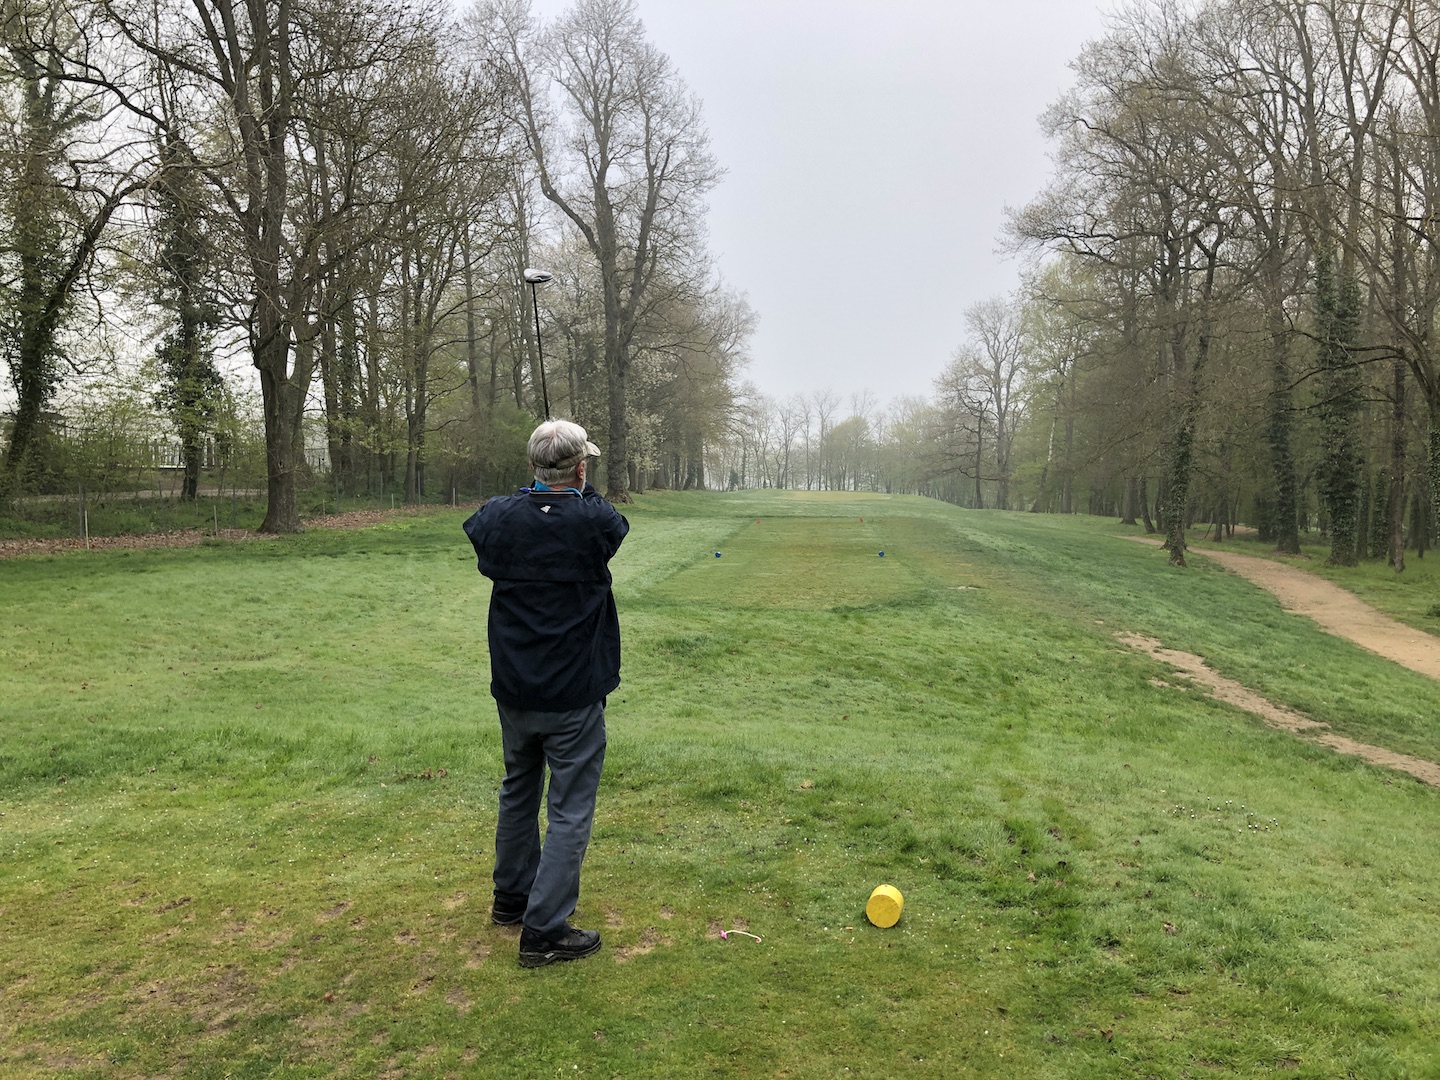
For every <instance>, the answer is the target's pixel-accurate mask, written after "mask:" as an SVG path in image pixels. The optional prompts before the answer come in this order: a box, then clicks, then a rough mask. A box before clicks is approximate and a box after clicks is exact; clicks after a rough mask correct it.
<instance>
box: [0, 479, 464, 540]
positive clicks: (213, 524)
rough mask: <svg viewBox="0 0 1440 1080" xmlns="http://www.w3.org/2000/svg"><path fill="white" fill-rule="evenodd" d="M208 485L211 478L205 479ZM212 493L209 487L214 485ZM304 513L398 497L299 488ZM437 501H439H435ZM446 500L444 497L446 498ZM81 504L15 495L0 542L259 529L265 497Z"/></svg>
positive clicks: (109, 498)
mask: <svg viewBox="0 0 1440 1080" xmlns="http://www.w3.org/2000/svg"><path fill="white" fill-rule="evenodd" d="M206 482H207V483H210V482H211V481H210V480H209V479H208V478H207V481H206ZM212 491H213V488H212ZM296 501H297V504H298V509H299V512H300V514H301V516H302V517H313V516H316V515H321V514H334V513H341V512H344V511H347V510H370V509H386V508H389V509H394V508H395V507H396V506H397V505H398V504H399V503H400V502H401V497H400V495H397V494H396V493H394V492H390V493H387V494H386V495H385V496H384V497H378V496H373V495H340V496H337V495H336V493H335V492H334V491H332V490H329V489H327V488H325V487H323V486H315V487H310V488H306V489H302V490H301V491H300V492H299V493H298V494H297V496H296ZM435 501H437V502H438V501H439V500H435ZM447 501H448V498H447ZM83 505H84V510H85V515H86V517H85V518H82V517H81V513H80V508H81V502H80V500H79V498H78V497H77V495H76V493H75V492H73V491H72V492H69V493H68V494H65V495H37V496H29V497H23V498H18V499H16V500H14V501H13V502H12V503H11V504H10V505H9V506H8V507H7V508H6V512H5V513H4V514H0V540H39V539H65V538H69V537H83V536H84V535H85V532H84V530H85V528H86V527H88V528H89V530H90V535H91V536H94V537H98V536H135V535H140V534H144V533H165V532H177V531H181V530H185V529H199V530H202V531H204V532H211V531H213V530H215V529H216V528H217V527H218V528H219V529H250V530H254V529H258V528H259V527H260V523H261V522H262V521H263V520H264V518H265V496H264V492H263V485H262V487H261V488H260V489H255V488H251V489H245V490H242V491H239V492H238V493H237V492H226V491H221V492H220V494H219V495H215V494H202V495H201V496H200V497H199V498H198V499H195V500H193V501H188V502H187V501H186V500H183V499H178V498H174V497H171V496H165V497H160V496H157V495H156V494H155V491H154V489H153V488H151V489H150V490H149V491H143V490H142V491H134V492H118V493H115V492H111V493H105V494H99V495H97V494H95V493H93V492H91V493H87V494H86V496H85V500H84V504H83Z"/></svg>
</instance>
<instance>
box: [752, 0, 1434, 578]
mask: <svg viewBox="0 0 1440 1080" xmlns="http://www.w3.org/2000/svg"><path fill="white" fill-rule="evenodd" d="M1073 69H1074V71H1075V75H1076V81H1075V86H1074V88H1073V90H1071V91H1070V92H1069V93H1067V94H1066V95H1065V96H1064V97H1063V98H1061V99H1060V100H1059V101H1057V102H1056V103H1055V104H1054V105H1053V107H1052V108H1051V109H1050V110H1049V111H1048V112H1047V114H1046V116H1045V117H1044V120H1043V123H1044V126H1045V129H1046V131H1047V133H1048V135H1049V138H1050V140H1051V143H1052V147H1053V157H1054V161H1055V167H1054V174H1053V178H1052V181H1051V183H1050V184H1049V185H1048V186H1047V188H1046V189H1045V190H1044V191H1043V192H1041V193H1040V194H1039V195H1038V196H1037V197H1035V198H1034V199H1033V200H1032V201H1031V202H1030V203H1029V204H1028V205H1025V206H1023V207H1022V208H1020V209H1018V210H1016V211H1014V212H1013V213H1012V214H1011V215H1010V220H1009V224H1008V228H1007V241H1008V243H1009V244H1010V245H1011V246H1012V248H1013V250H1015V251H1016V252H1017V253H1019V254H1020V255H1022V256H1024V257H1025V258H1026V266H1027V272H1026V275H1025V282H1024V285H1023V287H1022V288H1021V289H1020V291H1019V292H1018V293H1017V294H1016V295H1014V296H1010V297H997V298H994V299H991V300H986V301H983V302H981V303H978V304H974V305H972V306H971V307H969V308H968V309H966V311H965V312H964V313H963V317H962V321H963V325H964V328H965V337H964V342H963V344H962V345H961V346H960V347H959V348H958V349H957V350H956V352H955V354H954V355H953V357H952V358H951V362H950V364H949V365H948V366H947V367H946V369H945V370H944V372H943V373H942V374H941V376H940V377H939V378H938V379H937V380H936V383H935V390H934V393H933V395H932V396H931V397H930V398H929V399H927V400H924V401H919V402H900V403H897V404H896V405H895V406H894V407H892V409H890V410H879V411H876V410H873V409H872V410H869V411H867V410H864V409H851V410H850V413H849V415H848V416H844V417H842V416H840V415H837V414H836V411H835V408H834V405H835V404H836V403H831V404H830V406H829V407H828V408H827V407H826V402H825V400H824V395H823V394H822V395H819V396H815V395H812V396H810V397H807V398H805V399H803V400H798V399H797V400H791V401H789V402H774V401H763V400H762V401H760V402H759V404H758V405H757V406H756V407H754V408H752V409H751V411H750V413H749V418H748V420H747V421H746V422H745V423H744V424H743V425H742V427H743V431H742V432H741V433H739V435H738V436H737V440H736V441H737V443H738V446H739V452H738V454H736V453H734V452H732V454H731V457H732V458H733V459H734V460H735V461H737V462H739V466H738V468H737V467H736V466H735V465H731V466H729V468H731V469H734V470H735V477H736V479H737V480H744V481H746V482H753V483H761V484H768V483H775V484H779V485H782V486H785V485H789V486H806V487H808V486H834V485H835V484H836V482H837V480H838V482H839V484H840V485H841V486H843V485H845V484H851V483H856V482H859V483H861V484H866V485H869V486H872V487H875V488H877V489H879V490H897V491H903V490H914V491H921V492H924V493H933V494H940V495H941V496H942V497H948V498H952V499H955V500H956V501H960V502H963V503H965V504H967V505H971V506H977V507H982V506H999V507H1002V508H1010V509H1026V510H1037V511H1041V510H1053V511H1060V512H1066V513H1068V512H1073V511H1089V512H1094V513H1107V514H1115V515H1117V516H1119V517H1121V518H1122V519H1124V520H1126V521H1130V522H1133V523H1137V524H1138V523H1140V522H1141V521H1143V522H1144V523H1145V524H1146V525H1147V526H1149V527H1150V528H1151V529H1153V530H1155V531H1158V532H1160V533H1163V534H1164V536H1165V540H1166V545H1167V547H1168V549H1169V553H1170V559H1171V561H1172V562H1174V563H1177V564H1183V563H1184V558H1185V529H1186V527H1187V526H1188V525H1190V524H1192V523H1194V522H1195V521H1197V520H1201V521H1206V522H1209V523H1213V524H1214V526H1215V530H1216V534H1217V535H1221V536H1223V535H1226V534H1228V533H1229V532H1231V531H1233V528H1234V526H1235V524H1236V523H1237V521H1239V520H1242V519H1243V520H1246V521H1248V522H1250V523H1253V524H1254V525H1256V526H1257V527H1258V528H1259V530H1260V532H1261V535H1262V536H1263V537H1264V538H1266V539H1268V540H1271V541H1273V542H1274V544H1275V545H1276V547H1277V548H1278V549H1279V550H1280V551H1283V552H1292V553H1293V552H1298V551H1299V545H1300V537H1301V534H1302V533H1303V532H1305V531H1307V530H1308V529H1310V528H1311V527H1313V526H1318V527H1320V528H1321V529H1323V530H1324V533H1325V535H1326V536H1327V538H1328V541H1329V544H1330V561H1331V562H1332V563H1335V564H1340V565H1353V564H1354V563H1355V562H1356V561H1357V560H1358V559H1360V558H1364V557H1367V556H1370V557H1385V558H1388V559H1389V560H1390V562H1391V563H1392V564H1393V565H1394V566H1395V568H1396V569H1397V570H1403V568H1404V560H1405V551H1406V548H1407V545H1408V546H1410V547H1411V548H1415V549H1418V550H1419V551H1421V552H1423V551H1424V550H1425V549H1426V548H1427V547H1428V546H1430V544H1431V543H1432V542H1433V536H1434V513H1435V509H1434V508H1435V506H1436V504H1437V502H1440V498H1437V496H1440V361H1437V356H1436V345H1435V331H1436V325H1435V319H1436V307H1437V302H1440V230H1437V219H1440V76H1437V71H1440V5H1437V4H1436V3H1434V2H1431V0H1214V2H1210V3H1205V4H1198V5H1197V4H1191V3H1180V2H1174V0H1148V2H1146V3H1143V4H1137V5H1131V6H1129V7H1127V8H1125V9H1124V10H1123V11H1122V13H1121V14H1119V15H1117V16H1116V17H1115V18H1114V20H1113V23H1112V27H1111V29H1110V31H1109V33H1108V34H1107V35H1106V36H1104V37H1103V38H1101V39H1099V40H1096V41H1094V42H1091V43H1089V44H1088V45H1087V46H1086V47H1085V48H1084V49H1083V51H1082V52H1081V53H1080V54H1079V55H1078V57H1077V58H1076V59H1075V61H1074V64H1073ZM917 430H918V431H920V432H921V434H919V435H916V434H914V432H916V431H917ZM842 432H843V433H844V434H843V435H842ZM797 433H799V434H797ZM827 440H828V442H827ZM862 444H866V445H868V449H865V450H860V449H858V448H859V447H860V446H861V445H862ZM797 448H799V449H800V450H801V451H802V456H803V460H804V461H805V465H804V466H803V469H802V471H801V472H796V470H795V467H794V464H793V463H794V460H795V452H796V449H797ZM817 455H818V458H817ZM816 460H820V461H821V464H820V465H819V467H818V470H817V468H816V466H815V465H814V462H815V461H816ZM861 460H863V461H865V462H868V464H866V465H860V466H858V467H857V466H853V465H849V464H843V465H842V464H841V462H848V461H861ZM867 470H868V471H867Z"/></svg>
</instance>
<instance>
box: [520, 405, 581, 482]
mask: <svg viewBox="0 0 1440 1080" xmlns="http://www.w3.org/2000/svg"><path fill="white" fill-rule="evenodd" d="M588 445H589V439H588V438H587V437H586V434H585V429H584V428H582V427H581V426H580V425H579V424H574V423H571V422H570V421H569V420H546V421H545V423H543V424H541V425H540V426H539V427H537V428H536V429H535V431H534V432H533V433H532V434H531V436H530V442H529V444H528V445H527V446H526V448H525V452H526V455H527V456H528V457H529V459H530V465H531V466H532V467H533V468H534V470H535V479H536V480H538V481H540V483H542V484H546V485H550V486H553V485H555V484H567V483H568V484H570V485H572V486H578V481H579V479H580V477H579V472H580V463H581V462H582V461H584V460H585V452H586V449H587V447H588Z"/></svg>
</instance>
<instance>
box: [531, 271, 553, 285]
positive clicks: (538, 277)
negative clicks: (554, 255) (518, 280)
mask: <svg viewBox="0 0 1440 1080" xmlns="http://www.w3.org/2000/svg"><path fill="white" fill-rule="evenodd" d="M524 276H525V284H526V285H544V284H545V282H547V281H549V280H550V279H551V278H553V277H554V276H555V275H554V274H552V273H551V272H550V271H549V270H536V269H535V268H534V267H533V266H527V267H526V268H525V275H524Z"/></svg>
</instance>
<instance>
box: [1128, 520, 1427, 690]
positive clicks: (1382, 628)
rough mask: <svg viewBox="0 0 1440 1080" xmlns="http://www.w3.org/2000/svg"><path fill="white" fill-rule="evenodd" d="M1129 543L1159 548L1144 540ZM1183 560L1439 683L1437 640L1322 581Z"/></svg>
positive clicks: (1272, 568) (1271, 564) (1262, 562)
mask: <svg viewBox="0 0 1440 1080" xmlns="http://www.w3.org/2000/svg"><path fill="white" fill-rule="evenodd" d="M1129 539H1133V540H1138V541H1140V542H1141V543H1145V544H1152V545H1155V546H1157V547H1158V546H1159V544H1160V541H1158V540H1152V539H1151V538H1150V537H1148V536H1135V537H1129ZM1187 554H1195V555H1201V556H1204V557H1205V558H1207V559H1214V560H1215V561H1216V562H1218V563H1219V564H1220V565H1221V566H1223V567H1225V569H1227V570H1233V571H1234V572H1235V573H1237V574H1239V575H1240V576H1241V577H1244V578H1248V579H1249V580H1250V581H1253V582H1254V583H1255V584H1256V585H1259V586H1260V587H1261V588H1262V589H1268V590H1269V591H1270V592H1271V593H1273V594H1274V595H1275V597H1276V599H1278V600H1279V601H1280V605H1281V606H1282V607H1283V608H1284V609H1285V610H1286V611H1293V612H1295V613H1296V614H1298V615H1304V616H1307V617H1308V618H1311V619H1314V620H1315V622H1317V623H1319V624H1320V626H1321V627H1322V628H1323V629H1325V630H1327V631H1329V632H1330V633H1332V634H1335V635H1336V636H1337V637H1343V638H1346V639H1348V640H1350V641H1353V642H1354V643H1355V644H1356V645H1359V646H1360V647H1361V648H1363V649H1369V650H1370V651H1371V652H1373V653H1376V654H1378V655H1380V656H1383V657H1385V658H1386V659H1387V660H1393V661H1395V663H1397V664H1402V665H1404V666H1405V667H1407V668H1409V669H1410V670H1411V671H1418V672H1419V673H1420V674H1422V675H1428V676H1430V678H1432V679H1440V637H1436V636H1434V635H1433V634H1427V633H1425V632H1424V631H1423V630H1416V629H1415V628H1414V627H1413V626H1406V625H1405V624H1404V623H1402V622H1399V621H1398V620H1396V619H1392V618H1391V617H1390V616H1389V615H1385V614H1382V613H1381V612H1379V611H1376V610H1375V609H1374V608H1373V607H1371V606H1370V605H1369V604H1367V603H1365V601H1364V600H1361V599H1360V598H1359V597H1358V596H1356V595H1355V594H1354V593H1352V592H1348V591H1347V590H1345V589H1342V588H1340V586H1338V585H1332V584H1331V583H1330V582H1328V581H1326V580H1325V579H1324V578H1322V577H1317V576H1316V575H1314V574H1307V573H1306V572H1305V571H1304V570H1296V569H1295V568H1294V567H1293V566H1286V565H1285V564H1284V563H1279V562H1275V561H1274V560H1272V559H1261V558H1259V557H1257V556H1254V555H1241V554H1240V553H1239V552H1235V551H1216V550H1215V549H1213V548H1190V549H1189V551H1188V552H1187Z"/></svg>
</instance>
